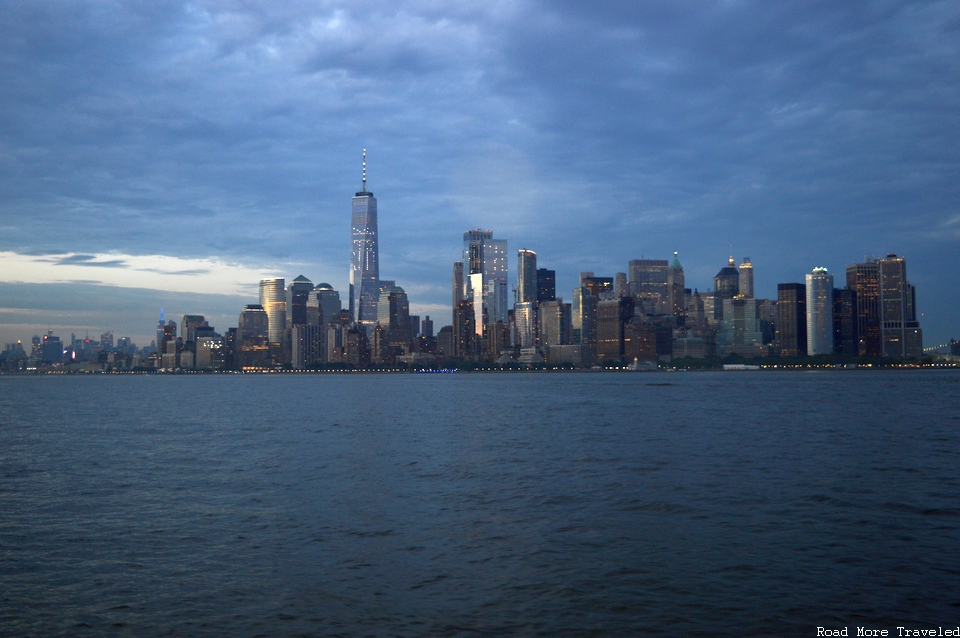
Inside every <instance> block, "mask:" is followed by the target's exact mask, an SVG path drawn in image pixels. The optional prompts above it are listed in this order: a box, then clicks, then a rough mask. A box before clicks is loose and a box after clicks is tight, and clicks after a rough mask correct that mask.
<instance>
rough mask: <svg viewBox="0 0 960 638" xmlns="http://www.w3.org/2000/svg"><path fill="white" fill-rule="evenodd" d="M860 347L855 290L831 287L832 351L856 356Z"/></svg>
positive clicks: (847, 355)
mask: <svg viewBox="0 0 960 638" xmlns="http://www.w3.org/2000/svg"><path fill="white" fill-rule="evenodd" d="M859 347H860V340H859V338H858V336H857V292H856V291H855V290H850V289H849V288H834V289H833V351H834V353H835V354H837V355H839V356H841V357H846V358H851V359H852V358H856V356H857V353H858V350H859Z"/></svg>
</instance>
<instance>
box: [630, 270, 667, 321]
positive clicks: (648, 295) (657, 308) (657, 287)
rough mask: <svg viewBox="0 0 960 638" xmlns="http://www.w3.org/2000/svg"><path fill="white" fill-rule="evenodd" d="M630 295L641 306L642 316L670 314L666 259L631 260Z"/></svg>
mask: <svg viewBox="0 0 960 638" xmlns="http://www.w3.org/2000/svg"><path fill="white" fill-rule="evenodd" d="M628 270H629V275H630V281H629V287H630V294H631V295H633V296H634V297H635V298H636V300H637V301H638V302H639V303H640V304H642V305H643V314H654V315H664V314H670V313H671V312H672V311H671V310H670V309H669V308H670V306H669V296H670V286H669V270H670V264H669V263H668V262H667V260H666V259H631V260H630V262H629V263H628Z"/></svg>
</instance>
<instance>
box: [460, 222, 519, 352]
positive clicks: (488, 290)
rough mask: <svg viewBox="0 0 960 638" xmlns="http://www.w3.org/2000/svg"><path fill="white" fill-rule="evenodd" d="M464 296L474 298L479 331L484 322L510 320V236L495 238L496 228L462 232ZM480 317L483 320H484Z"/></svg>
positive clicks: (505, 321) (475, 318)
mask: <svg viewBox="0 0 960 638" xmlns="http://www.w3.org/2000/svg"><path fill="white" fill-rule="evenodd" d="M462 261H463V278H464V285H465V287H466V288H467V290H465V291H464V298H465V299H468V298H469V299H472V300H473V302H474V320H475V321H476V322H477V334H480V333H481V332H482V327H483V325H486V324H492V323H496V322H497V321H500V322H503V323H504V324H506V323H507V310H508V301H507V240H505V239H494V238H493V231H490V230H479V229H477V230H468V231H467V232H465V233H464V234H463V260H462ZM481 321H482V322H484V323H483V324H481Z"/></svg>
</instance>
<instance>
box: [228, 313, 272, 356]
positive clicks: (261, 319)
mask: <svg viewBox="0 0 960 638" xmlns="http://www.w3.org/2000/svg"><path fill="white" fill-rule="evenodd" d="M269 338H270V319H269V318H268V317H267V311H266V310H264V308H263V306H262V305H260V304H248V305H246V306H244V307H243V311H242V312H241V313H240V322H239V326H237V342H236V355H235V357H234V363H235V364H236V366H237V368H239V369H241V370H242V369H244V368H265V367H269V366H270V365H271V363H272V359H271V357H270V341H269Z"/></svg>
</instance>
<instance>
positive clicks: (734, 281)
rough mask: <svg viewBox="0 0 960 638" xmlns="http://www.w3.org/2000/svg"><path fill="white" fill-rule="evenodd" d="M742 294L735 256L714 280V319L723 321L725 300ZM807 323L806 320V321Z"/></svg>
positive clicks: (731, 257)
mask: <svg viewBox="0 0 960 638" xmlns="http://www.w3.org/2000/svg"><path fill="white" fill-rule="evenodd" d="M739 292H740V271H738V270H737V267H736V266H735V265H734V261H733V255H731V256H730V260H729V261H728V262H727V265H726V266H725V267H724V268H721V269H720V272H718V273H717V275H716V277H714V278H713V317H714V319H716V320H717V321H719V320H721V319H723V300H724V299H733V298H734V297H736V296H737V295H738V294H739ZM804 321H806V320H804Z"/></svg>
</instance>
